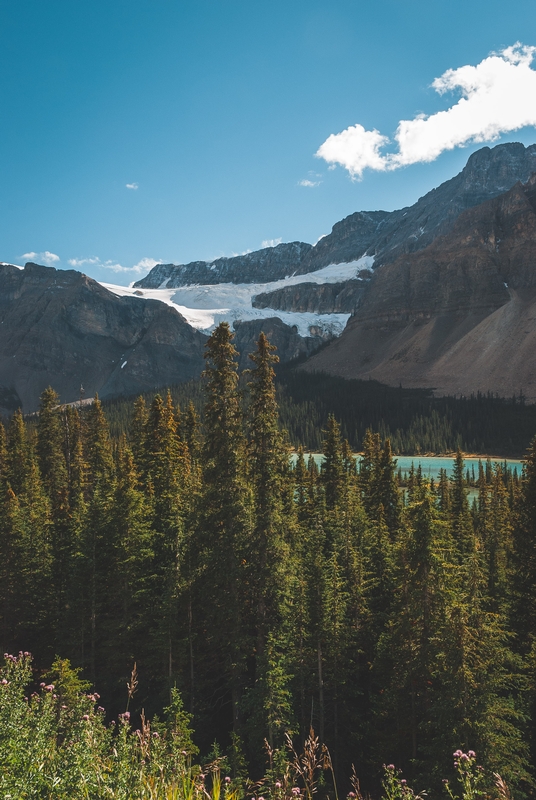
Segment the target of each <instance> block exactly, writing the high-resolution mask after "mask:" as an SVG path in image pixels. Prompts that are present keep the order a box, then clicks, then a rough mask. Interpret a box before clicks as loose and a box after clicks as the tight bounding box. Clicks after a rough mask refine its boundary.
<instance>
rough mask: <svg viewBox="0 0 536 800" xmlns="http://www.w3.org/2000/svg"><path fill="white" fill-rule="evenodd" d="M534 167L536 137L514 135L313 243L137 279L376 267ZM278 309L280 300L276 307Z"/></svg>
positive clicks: (243, 278)
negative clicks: (433, 183)
mask: <svg viewBox="0 0 536 800" xmlns="http://www.w3.org/2000/svg"><path fill="white" fill-rule="evenodd" d="M533 172H536V144H533V145H530V147H525V146H524V145H523V144H521V143H519V142H509V143H506V144H500V145H497V146H496V147H493V148H489V147H483V148H481V149H480V150H477V151H476V152H475V153H473V154H472V155H471V156H470V157H469V159H468V161H467V164H466V165H465V167H464V168H463V170H462V171H461V172H460V173H459V174H458V175H456V176H455V177H454V178H451V179H450V180H448V181H445V182H444V183H442V184H441V185H440V186H438V187H437V189H432V191H430V192H428V193H427V194H425V195H424V196H423V197H421V198H420V199H419V200H418V201H417V202H416V203H415V204H414V205H412V206H408V207H406V208H401V209H399V210H397V211H357V212H356V213H354V214H350V216H348V217H346V218H345V219H343V220H341V221H340V222H337V223H336V224H335V225H334V226H333V228H332V231H331V233H330V234H328V235H327V236H324V237H323V238H322V239H320V241H318V242H317V244H316V245H314V247H313V246H312V245H310V244H306V243H304V242H291V243H290V244H278V245H276V246H275V247H267V248H264V249H263V250H257V251H255V252H253V253H246V254H244V255H241V256H234V257H231V258H219V259H216V260H215V261H211V262H205V261H194V262H192V263H190V264H179V265H175V264H157V265H156V266H155V267H153V269H152V270H151V272H150V273H149V274H148V275H147V276H146V277H145V278H142V279H141V280H139V281H137V282H136V283H135V284H134V286H136V287H139V288H141V289H144V288H145V289H158V288H160V287H163V286H165V287H166V288H178V287H180V286H188V285H191V284H202V285H213V284H218V283H261V282H267V281H276V280H281V279H282V278H286V277H287V276H289V275H304V274H306V273H310V272H315V271H317V270H319V269H322V268H323V267H326V266H328V265H330V264H340V263H345V262H350V261H357V260H358V259H360V258H361V257H362V256H364V255H368V256H373V257H374V263H375V266H377V265H380V264H385V263H390V262H392V261H395V260H396V258H398V256H400V255H401V254H402V253H412V252H417V251H418V250H423V249H424V248H425V247H427V246H428V245H429V244H431V242H432V241H433V240H434V239H435V238H436V237H437V236H440V235H443V234H445V233H447V232H448V231H449V230H450V229H451V228H452V226H453V224H454V222H455V220H456V218H457V217H458V216H459V214H461V212H462V211H465V210H466V209H468V208H472V207H473V206H476V205H479V204H480V203H482V202H484V201H486V200H490V199H492V198H493V197H496V196H498V195H499V194H502V193H503V192H505V191H507V190H508V189H510V188H511V187H512V186H513V185H514V184H515V183H516V181H521V182H523V183H524V182H526V181H527V180H528V178H529V177H530V175H531V174H532V173H533ZM274 308H275V309H278V308H279V307H278V306H277V305H276V306H274Z"/></svg>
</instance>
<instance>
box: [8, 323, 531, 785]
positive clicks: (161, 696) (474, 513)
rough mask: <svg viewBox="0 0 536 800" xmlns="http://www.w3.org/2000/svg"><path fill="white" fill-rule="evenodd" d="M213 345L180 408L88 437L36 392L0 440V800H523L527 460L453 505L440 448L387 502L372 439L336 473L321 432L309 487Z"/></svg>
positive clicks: (370, 435) (453, 482) (256, 384)
mask: <svg viewBox="0 0 536 800" xmlns="http://www.w3.org/2000/svg"><path fill="white" fill-rule="evenodd" d="M232 339H233V337H232V333H231V330H230V328H229V326H228V325H227V324H226V323H222V324H220V325H219V326H218V327H217V328H216V329H215V331H214V333H213V334H212V335H211V337H210V339H209V341H208V344H207V348H206V369H205V373H204V378H203V397H202V402H201V404H200V403H198V402H195V403H194V402H192V401H189V402H188V403H183V404H181V406H180V407H179V406H178V405H177V403H176V402H175V401H174V399H173V398H172V396H171V394H170V393H168V394H167V396H161V395H158V394H157V395H156V396H154V397H152V398H150V399H147V400H146V399H144V398H143V397H142V398H139V399H138V400H136V401H135V402H134V405H133V408H132V410H131V412H129V424H128V428H127V426H123V428H124V429H123V430H122V431H118V430H117V426H116V429H113V427H112V432H111V431H110V420H109V419H108V416H107V409H108V406H103V405H102V404H101V403H100V402H99V400H98V399H96V400H95V402H93V404H91V405H87V406H82V405H81V404H80V405H79V404H75V405H74V406H60V405H58V402H59V400H58V397H57V395H56V394H55V392H54V391H53V389H47V390H46V391H45V392H44V393H43V394H42V397H41V406H40V411H39V414H38V415H37V416H34V417H30V418H28V419H25V418H23V416H22V414H21V413H20V412H16V413H15V414H14V415H13V417H12V418H11V420H10V421H9V422H8V423H7V425H6V426H5V427H1V428H0V487H1V502H2V506H3V507H2V513H1V515H0V636H1V644H2V647H3V651H2V652H5V653H6V656H5V663H4V667H3V668H2V669H1V670H0V671H1V675H0V718H1V719H2V724H1V725H0V790H1V792H0V793H1V795H2V797H5V798H8V797H12V798H18V797H21V798H22V797H58V798H68V797H71V798H78V797H88V798H89V797H91V798H93V797H95V798H100V797H118V798H119V797H121V798H123V797H124V798H129V797H133V798H134V797H140V798H141V797H153V798H157V797H162V798H164V797H166V798H179V797H180V798H181V799H182V800H186V799H187V798H194V797H199V798H201V797H210V798H212V800H219V798H220V796H221V797H222V798H223V797H228V800H235V799H236V800H239V799H240V798H242V797H246V798H247V797H251V798H254V799H255V798H258V799H259V800H260V797H261V795H262V797H263V798H270V800H285V798H296V797H298V798H299V797H302V798H305V799H306V800H311V798H312V795H313V794H314V793H315V792H317V793H318V796H319V797H320V796H322V797H325V796H326V795H328V796H330V797H332V798H333V799H334V800H336V798H337V797H338V795H337V792H338V793H339V794H341V793H342V796H344V797H346V795H348V796H349V797H350V798H354V797H355V796H356V795H358V796H361V795H360V793H363V796H367V795H370V796H371V797H373V798H377V797H380V796H383V797H386V798H388V800H397V799H398V798H405V800H409V798H411V797H414V794H413V791H412V790H411V789H409V788H408V787H409V785H411V786H412V787H413V788H414V790H415V792H421V791H425V792H427V794H428V796H429V797H437V798H440V797H444V798H447V797H448V796H449V794H450V797H451V798H453V797H455V796H457V795H456V794H455V791H457V790H455V789H454V788H453V789H452V790H451V789H450V786H451V785H452V786H453V787H454V786H455V782H456V778H457V777H458V778H460V776H461V785H462V796H463V797H464V798H469V797H470V798H476V797H479V796H482V797H484V796H491V795H492V794H493V793H495V795H497V793H498V796H499V797H501V798H502V800H507V799H508V797H511V795H510V792H512V793H513V796H515V797H516V798H523V797H529V796H532V795H533V792H534V779H535V777H536V775H535V770H534V764H535V763H536V638H535V637H536V440H535V441H534V442H533V443H532V444H531V445H530V446H529V443H530V436H528V437H527V439H526V442H525V447H529V449H528V452H527V455H526V462H525V469H524V472H523V475H522V476H518V475H517V474H512V473H510V472H508V471H507V470H505V469H504V467H502V466H501V465H499V464H496V465H494V466H493V467H491V466H490V465H489V464H488V465H487V466H486V464H485V463H484V464H483V465H482V466H481V468H480V470H479V475H478V476H477V480H476V490H477V494H475V498H474V500H472V501H471V502H470V501H469V498H468V487H467V477H466V471H465V468H464V462H463V456H462V453H461V451H458V453H457V455H456V457H455V464H454V471H453V473H452V475H451V476H450V477H449V476H447V473H446V472H443V473H442V474H441V477H440V480H439V481H437V482H434V481H433V480H431V481H428V480H426V479H424V478H423V476H422V475H421V474H420V472H419V470H412V471H411V473H410V474H409V477H408V479H407V481H406V485H405V486H404V487H401V486H400V480H399V474H398V470H397V467H396V458H394V457H393V450H392V443H391V442H390V440H389V438H388V436H386V431H385V430H379V432H378V431H375V430H371V429H369V430H366V431H364V432H363V433H362V434H361V433H359V436H362V438H361V440H360V446H361V449H362V453H363V455H362V457H361V459H360V460H359V462H358V461H357V460H356V458H355V457H354V455H353V451H354V448H355V446H356V442H355V440H354V439H353V438H352V437H354V433H355V431H354V432H352V434H351V437H350V438H352V441H351V442H350V443H349V442H348V441H347V435H348V430H347V427H345V428H344V429H343V430H342V431H341V424H340V416H339V415H337V414H335V415H333V414H331V415H329V416H327V417H326V422H325V426H324V428H323V430H322V434H321V450H322V452H323V455H324V460H323V463H322V467H321V469H320V470H319V468H318V466H317V463H316V462H315V460H314V459H313V458H312V457H308V456H307V455H306V454H305V453H304V450H303V448H301V447H300V448H299V450H298V456H297V459H292V460H291V459H290V451H291V449H292V448H291V445H290V441H291V440H290V439H289V436H288V434H287V433H286V432H285V430H284V429H283V428H282V426H281V425H280V415H279V409H278V402H277V400H278V397H279V395H276V388H275V381H274V369H275V366H276V363H277V356H276V354H275V352H274V350H275V348H273V347H272V345H271V344H270V343H269V341H268V340H267V338H266V337H265V336H264V334H261V335H260V337H259V341H258V344H257V349H256V351H255V352H254V353H252V355H251V356H250V358H251V364H250V369H249V370H248V371H247V373H246V374H245V375H244V376H243V377H241V378H240V376H239V374H238V368H237V353H236V351H235V348H234V346H233V341H232ZM296 380H298V379H296ZM296 391H297V390H296ZM395 391H396V390H395ZM284 402H285V403H287V404H288V403H289V402H290V401H289V400H288V397H287V398H286V399H285V401H284ZM198 409H201V413H198ZM110 414H111V415H113V408H112V407H111V406H110ZM286 416H287V417H288V418H290V417H291V412H290V411H287V414H286ZM379 427H380V426H378V429H379ZM534 434H536V426H535V428H534V430H533V431H532V434H531V435H534ZM355 436H357V434H355ZM292 439H293V441H295V437H294V435H293V436H292ZM302 441H304V443H305V444H308V442H307V440H306V438H305V437H304V438H303V439H302ZM9 654H14V655H9ZM30 654H31V655H30ZM97 692H98V693H99V694H97ZM116 721H118V724H117V725H116ZM84 726H85V727H84ZM151 726H152V727H151ZM90 733H91V735H90ZM17 737H18V738H17ZM304 741H305V751H304V753H303V754H302V755H300V753H301V749H300V748H301V747H302V746H303V743H304ZM166 747H167V748H168V750H165V748H166ZM32 748H33V749H32ZM39 748H41V749H39ZM136 748H137V749H136ZM460 748H461V749H460ZM37 751H39V752H40V753H43V754H44V755H42V757H41V756H40V759H41V760H39V759H37V760H36V759H34V760H33V761H31V758H30V755H31V753H32V752H37ZM164 751H165V753H167V755H165V753H164ZM105 752H106V753H108V754H109V755H108V756H106V757H105V755H103V754H104V753H105ZM58 753H62V754H63V755H62V756H61V757H62V758H64V759H66V760H65V763H67V762H68V763H69V764H71V766H70V767H69V768H67V767H65V774H64V773H61V775H63V777H61V775H60V771H56V772H54V776H55V777H54V778H50V782H49V784H46V780H48V778H47V777H46V776H47V775H49V776H50V775H52V774H53V770H52V767H51V766H50V765H52V764H53V763H56V762H55V761H54V759H57V758H59V755H58ZM453 753H454V754H455V762H454V764H455V766H453V760H452V754H453ZM475 753H476V755H475ZM28 754H30V755H28ZM110 754H112V755H110ZM125 754H126V755H125ZM456 754H457V755H456ZM164 755H165V757H164ZM25 758H26V759H27V761H25V760H24V759H25ZM77 759H78V760H77ZM84 759H85V760H84ZM106 759H108V761H107V760H106ZM114 759H115V760H114ZM166 759H167V761H166ZM30 761H31V764H34V765H35V764H37V763H38V762H39V764H41V766H39V765H38V766H36V767H35V769H34V767H32V766H31V764H30ZM75 761H76V763H77V764H78V766H77V767H76V769H79V770H82V771H83V770H85V772H84V775H86V778H87V775H90V774H91V775H93V778H92V779H91V780H90V779H89V778H87V782H86V783H84V781H86V778H84V781H82V779H79V780H78V782H77V783H76V785H75V784H72V785H69V779H68V778H67V777H65V775H70V776H71V779H72V780H74V778H72V776H73V775H74V774H75V772H76V770H75V768H74V766H73V764H74V763H75ZM477 762H478V765H477ZM62 763H63V762H62ZM127 763H128V769H127V767H126V766H125V765H126V764H127ZM21 764H23V765H26V766H23V767H21V766H20V765H21ZM81 764H83V767H82V766H80V765H81ZM96 764H100V765H101V766H102V765H103V764H104V765H105V767H104V766H103V767H102V772H101V773H99V775H100V777H98V779H97V778H95V774H96V773H94V772H92V770H95V769H96V767H95V765H96ZM194 764H200V765H201V764H211V765H212V766H211V767H210V768H204V772H202V771H201V767H200V768H199V770H198V771H197V772H196V771H195V769H194V766H193V765H194ZM17 765H18V766H17ZM106 765H107V766H106ZM170 765H171V766H170ZM385 765H387V766H385ZM17 769H18V770H19V771H20V774H21V775H26V776H27V780H28V782H29V783H28V786H29V787H30V788H27V789H25V790H24V791H22V790H20V789H19V790H16V789H13V788H10V786H11V784H10V783H9V781H10V780H15V779H14V778H13V775H15V774H19V773H18V772H17ZM399 769H400V770H402V773H400V774H403V776H404V778H403V780H402V779H400V777H399V772H398V770H399ZM32 770H34V771H35V775H34V771H32ZM47 770H48V773H47ZM51 770H52V771H51ZM121 770H123V772H121ZM125 770H126V771H125ZM129 770H130V771H129ZM151 770H152V771H151ZM479 770H480V771H479ZM142 773H143V776H145V777H143V781H144V782H145V783H144V787H145V788H144V789H143V791H142V789H141V788H140V789H139V790H138V789H133V788H132V786H133V783H132V781H133V780H134V779H133V778H132V776H133V775H134V774H136V775H138V776H139V775H142ZM204 773H206V775H208V776H209V777H206V776H205V774H204ZM76 774H78V773H76ZM80 774H82V772H80ZM58 776H59V777H58ZM200 776H201V777H200ZM179 777H180V781H181V785H180V790H179V788H178V783H177V782H178V781H179ZM205 778H206V782H205V783H203V781H204V780H205ZM164 779H165V780H164ZM358 779H359V781H358ZM21 780H22V778H21ZM92 780H93V783H92V782H91V781H92ZM136 780H138V778H136ZM140 780H141V778H140ZM166 780H167V781H168V783H165V781H166ZM248 780H249V781H250V783H249V784H248V782H247V781H248ZM406 780H407V782H408V783H407V784H406V783H405V781H406ZM32 781H33V782H32ZM54 781H56V783H54ZM99 781H100V782H99ZM113 781H115V783H113ZM158 781H164V783H165V786H166V787H167V788H165V789H164V788H163V789H162V790H161V792H160V790H159V789H158V786H160V784H159V783H158ZM256 781H257V782H258V783H255V782H256ZM262 781H264V783H263V782H262ZM445 781H448V782H447V783H445ZM464 781H465V783H464ZM251 782H253V783H251ZM112 783H113V785H114V786H115V787H116V789H114V790H113V791H112V789H111V788H110V787H111V786H112ZM164 783H162V786H164ZM30 784H31V786H30ZM13 785H15V784H13ZM20 785H22V784H20ZM17 786H19V784H17ZM55 786H56V788H54V787H55ZM107 786H108V788H109V791H108V790H106V787H107ZM140 786H141V783H140ZM32 787H33V788H32ZM43 787H48V788H43ZM80 787H82V789H81V788H80ZM83 787H85V788H83ZM117 787H119V788H117ZM121 787H123V788H121ZM129 787H130V788H129ZM151 787H152V788H151ZM200 787H201V788H200ZM337 787H338V789H337ZM17 791H18V792H19V793H17ZM54 792H56V794H54ZM62 792H63V793H62ZM84 792H86V793H84ZM114 792H115V793H114ZM121 792H123V793H121ZM129 792H130V793H129ZM143 792H145V793H143ZM151 792H152V793H151ZM159 792H160V793H159ZM174 792H175V793H174ZM245 792H247V794H245ZM453 792H454V794H453ZM501 793H502V794H501Z"/></svg>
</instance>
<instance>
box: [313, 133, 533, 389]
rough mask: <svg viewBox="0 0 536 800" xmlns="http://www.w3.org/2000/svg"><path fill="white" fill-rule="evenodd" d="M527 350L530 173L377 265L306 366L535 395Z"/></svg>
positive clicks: (354, 374) (361, 375)
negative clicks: (423, 242) (342, 325)
mask: <svg viewBox="0 0 536 800" xmlns="http://www.w3.org/2000/svg"><path fill="white" fill-rule="evenodd" d="M528 149H531V148H528ZM535 353H536V175H535V176H533V177H532V178H531V179H530V180H529V181H528V182H527V183H526V184H525V185H523V184H521V183H519V182H518V183H516V184H515V185H514V186H513V187H512V188H511V189H510V190H509V191H507V192H505V193H504V194H502V195H499V196H498V197H496V198H494V199H492V200H488V201H487V202H485V203H482V204H480V205H478V206H476V207H474V208H471V209H468V210H466V211H464V212H463V213H462V214H460V215H459V217H458V218H457V220H456V221H455V222H454V224H453V225H452V228H451V230H450V232H449V233H447V234H446V235H443V236H440V237H438V238H436V239H435V240H434V241H433V243H432V244H430V245H429V246H428V247H427V248H425V249H423V250H421V251H419V252H415V253H404V254H402V255H400V256H399V257H398V258H397V259H396V260H395V261H392V262H387V263H384V264H383V265H382V266H380V267H378V268H377V269H376V270H375V272H374V275H373V277H372V279H371V281H370V282H369V284H368V286H367V289H366V292H365V294H364V296H363V299H362V301H361V304H360V306H359V308H358V309H357V311H356V313H355V315H354V316H353V317H351V319H350V321H349V323H348V325H347V327H346V329H345V331H344V332H343V334H342V336H341V337H340V338H339V339H338V340H336V341H334V342H333V343H331V344H330V345H329V346H328V347H327V348H325V349H324V350H323V351H322V352H320V353H319V354H318V355H316V356H313V357H312V358H311V359H310V360H309V361H308V362H307V365H306V369H310V370H324V371H326V372H328V373H330V374H332V375H339V376H342V377H347V378H374V379H377V380H379V381H382V382H383V383H387V384H391V385H398V384H403V385H404V386H408V387H416V386H421V387H426V386H428V387H433V388H434V389H435V390H436V392H437V394H458V395H459V394H470V393H472V392H477V391H481V392H488V391H490V392H497V393H498V394H500V395H503V396H508V395H510V396H511V395H512V394H514V393H519V392H520V391H521V392H523V394H524V395H525V396H526V397H527V398H528V399H530V400H536V358H535Z"/></svg>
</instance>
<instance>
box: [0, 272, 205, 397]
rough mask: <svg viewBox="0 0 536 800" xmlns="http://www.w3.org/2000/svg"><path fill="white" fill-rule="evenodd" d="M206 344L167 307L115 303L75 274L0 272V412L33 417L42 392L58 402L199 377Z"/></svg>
mask: <svg viewBox="0 0 536 800" xmlns="http://www.w3.org/2000/svg"><path fill="white" fill-rule="evenodd" d="M205 342H206V337H205V336H204V335H203V334H202V333H199V332H198V331H196V330H195V329H194V328H192V327H191V326H190V325H188V323H187V322H186V320H185V319H184V318H183V317H182V316H181V315H180V314H179V313H178V312H177V311H176V310H175V309H174V308H171V307H170V306H167V305H165V304H164V303H161V302H158V301H156V300H145V301H144V300H140V299H138V298H134V297H117V296H116V295H115V294H113V293H112V292H110V291H108V290H107V289H105V288H104V287H103V286H101V285H100V284H99V283H97V282H96V281H94V280H92V279H91V278H88V277H87V276H86V275H83V274H82V273H80V272H76V271H74V270H68V271H64V270H56V269H54V268H52V267H42V266H39V265H37V264H33V263H28V264H26V266H25V267H24V269H20V268H19V267H15V266H12V265H8V264H2V265H0V407H1V408H3V409H4V411H7V412H11V411H13V410H14V408H16V407H18V406H19V405H22V407H23V409H24V411H25V412H29V411H34V410H35V409H36V408H37V406H38V403H39V395H40V394H41V392H42V391H43V389H45V388H46V387H47V386H48V385H52V386H53V388H54V389H55V390H56V391H57V392H58V393H59V395H60V398H61V400H62V401H63V402H70V401H75V400H77V399H78V398H79V396H80V386H81V385H83V387H84V390H85V394H86V396H88V397H90V396H93V395H94V394H95V393H96V392H98V393H99V394H100V395H101V396H102V397H106V396H112V395H117V394H133V393H137V392H141V391H144V390H147V389H152V388H155V387H157V386H162V385H169V384H171V383H180V382H182V381H185V380H188V379H190V378H192V377H195V376H197V375H199V374H200V372H201V370H202V369H203V349H204V345H205Z"/></svg>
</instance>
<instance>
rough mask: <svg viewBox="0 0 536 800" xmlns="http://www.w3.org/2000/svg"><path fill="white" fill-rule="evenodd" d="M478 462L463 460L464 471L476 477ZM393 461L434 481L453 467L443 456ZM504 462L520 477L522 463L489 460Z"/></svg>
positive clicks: (319, 459) (319, 460)
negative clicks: (413, 469)
mask: <svg viewBox="0 0 536 800" xmlns="http://www.w3.org/2000/svg"><path fill="white" fill-rule="evenodd" d="M308 457H309V456H308V454H307V453H306V454H305V459H306V460H307V458H308ZM313 457H314V459H315V461H316V462H317V464H319V465H320V464H321V463H322V459H323V456H322V454H321V453H313ZM358 459H359V456H358ZM292 460H293V461H295V460H296V456H295V455H294V456H293V457H292ZM479 460H480V461H482V463H483V464H485V463H486V458H485V457H484V458H481V459H478V458H465V459H464V463H465V469H466V470H469V472H470V473H471V474H472V472H473V469H474V472H475V476H476V477H478V462H479ZM395 461H396V469H397V470H399V469H401V470H402V474H404V472H409V470H410V469H411V465H412V464H413V465H414V467H415V469H418V467H419V465H420V467H421V470H422V474H423V475H425V476H426V477H427V478H433V479H434V480H437V479H438V478H439V470H441V469H446V470H447V475H450V474H451V473H452V469H453V465H454V460H453V459H452V458H445V457H443V456H395ZM505 462H506V464H507V466H508V467H509V468H510V469H511V470H514V469H515V470H517V474H518V475H521V472H522V470H523V462H522V461H520V460H516V459H512V458H506V459H504V458H502V459H498V458H495V459H494V458H492V459H491V463H492V464H496V463H498V464H504V463H505Z"/></svg>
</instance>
